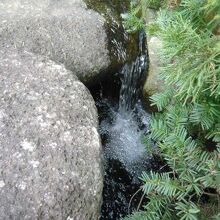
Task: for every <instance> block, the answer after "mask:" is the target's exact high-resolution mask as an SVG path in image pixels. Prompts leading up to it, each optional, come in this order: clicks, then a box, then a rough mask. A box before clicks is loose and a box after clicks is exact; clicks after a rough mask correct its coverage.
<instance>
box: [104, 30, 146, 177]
mask: <svg viewBox="0 0 220 220" xmlns="http://www.w3.org/2000/svg"><path fill="white" fill-rule="evenodd" d="M145 40H146V39H145V34H144V32H141V33H140V35H139V54H138V56H137V58H136V59H135V60H134V61H132V62H131V63H126V64H125V65H124V66H123V68H122V70H121V74H120V76H121V89H120V97H119V107H118V109H117V108H115V107H114V108H113V107H112V108H110V109H109V112H111V114H110V115H111V120H103V121H102V122H101V126H100V127H101V129H100V130H101V134H102V135H104V136H106V137H107V141H106V142H107V143H106V144H105V157H106V159H114V160H119V161H120V162H121V163H122V164H123V165H124V166H125V168H126V169H127V171H128V172H129V173H131V174H132V176H133V177H134V180H137V179H138V177H139V176H140V174H141V172H142V171H143V169H144V163H145V159H146V149H145V145H144V144H143V143H142V137H143V135H144V133H145V132H146V130H147V127H148V121H149V115H148V114H147V113H146V112H145V111H144V110H143V108H142V106H141V103H140V101H139V100H140V96H141V91H142V83H143V81H144V78H145V73H146V66H147V55H146V51H145ZM143 125H144V127H145V129H143ZM142 167H143V168H142Z"/></svg>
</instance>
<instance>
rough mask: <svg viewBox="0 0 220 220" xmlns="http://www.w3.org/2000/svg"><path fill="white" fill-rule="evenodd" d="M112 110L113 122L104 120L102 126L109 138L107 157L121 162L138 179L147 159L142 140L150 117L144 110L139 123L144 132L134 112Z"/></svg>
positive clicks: (106, 146) (106, 148)
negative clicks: (143, 127)
mask: <svg viewBox="0 0 220 220" xmlns="http://www.w3.org/2000/svg"><path fill="white" fill-rule="evenodd" d="M111 110H112V118H113V122H112V121H111V122H109V121H105V120H104V121H102V123H101V126H100V128H101V133H102V134H105V135H107V136H108V140H107V144H106V145H105V157H106V158H107V159H116V160H119V161H120V162H121V163H122V164H123V165H124V166H125V168H126V170H127V171H128V172H129V173H131V174H132V176H134V177H138V176H140V174H141V172H142V171H143V170H144V163H145V162H146V159H147V154H146V148H145V145H144V144H143V143H142V142H143V141H142V139H143V135H144V133H145V132H146V130H147V129H148V128H147V126H148V122H149V119H150V116H149V115H148V114H147V113H146V112H144V110H142V112H141V115H139V120H140V122H139V123H141V124H142V125H144V126H145V129H143V130H142V129H140V127H139V123H138V121H137V115H136V114H134V112H133V111H132V112H130V113H128V112H116V111H114V110H113V109H111ZM139 113H140V112H139Z"/></svg>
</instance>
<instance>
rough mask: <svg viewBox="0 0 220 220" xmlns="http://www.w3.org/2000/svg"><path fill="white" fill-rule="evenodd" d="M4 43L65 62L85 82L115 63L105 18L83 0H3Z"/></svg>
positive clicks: (0, 33)
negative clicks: (110, 50)
mask: <svg viewBox="0 0 220 220" xmlns="http://www.w3.org/2000/svg"><path fill="white" fill-rule="evenodd" d="M0 21H1V22H0V47H1V46H2V45H4V44H10V45H11V46H13V47H15V48H18V49H24V50H26V51H29V52H33V53H36V54H41V55H45V56H47V57H49V58H50V59H51V60H53V61H55V62H57V63H63V64H64V65H65V67H66V68H67V69H69V70H72V71H73V72H74V73H75V74H76V75H77V76H78V77H79V79H80V80H82V81H83V82H85V83H90V82H91V81H94V80H95V79H97V78H98V77H99V76H101V75H102V74H103V73H104V72H105V70H107V69H108V68H109V66H110V65H111V62H110V58H109V51H108V40H107V34H106V30H105V27H104V24H105V19H104V17H103V16H102V15H100V14H98V13H97V12H95V11H94V10H89V9H87V6H86V4H85V3H84V2H83V1H82V0H59V1H58V0H37V1H36V0H13V1H11V0H1V1H0Z"/></svg>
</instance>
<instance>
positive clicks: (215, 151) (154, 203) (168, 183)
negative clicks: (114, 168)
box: [125, 0, 220, 220]
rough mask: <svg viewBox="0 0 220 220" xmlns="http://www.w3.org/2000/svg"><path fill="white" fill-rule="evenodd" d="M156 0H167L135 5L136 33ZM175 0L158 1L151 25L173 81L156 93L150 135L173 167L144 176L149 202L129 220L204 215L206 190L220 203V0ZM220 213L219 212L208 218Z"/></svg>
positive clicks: (188, 219)
mask: <svg viewBox="0 0 220 220" xmlns="http://www.w3.org/2000/svg"><path fill="white" fill-rule="evenodd" d="M152 2H157V3H160V2H162V1H149V0H141V1H138V2H136V5H135V4H133V5H132V9H131V13H130V15H128V16H127V19H126V21H125V23H127V24H128V25H127V27H128V28H129V30H130V31H133V30H138V29H139V28H143V27H144V25H143V24H144V22H143V21H144V19H142V17H140V18H138V17H137V14H138V12H140V10H145V7H146V5H147V7H150V4H151V3H152ZM170 2H171V1H167V5H166V6H165V5H164V4H159V6H162V8H161V10H160V12H159V15H158V19H157V20H156V21H155V23H154V24H151V25H150V26H148V27H146V31H147V32H148V33H149V31H150V32H151V34H154V35H157V36H158V37H159V38H160V39H161V40H162V42H163V50H162V53H161V59H162V61H163V67H162V69H161V77H162V78H163V79H164V82H165V85H166V86H167V89H166V90H165V91H164V92H163V93H158V94H155V95H153V96H152V97H151V101H152V105H155V106H156V107H157V108H158V113H156V114H155V115H154V117H153V118H152V121H151V133H150V135H149V136H148V137H147V138H148V140H154V141H156V142H157V145H158V148H159V151H160V155H161V157H162V158H163V159H164V160H165V161H166V163H167V166H168V167H169V170H170V171H169V172H166V173H157V172H148V173H147V172H146V173H143V175H142V177H141V180H142V181H143V183H144V185H143V187H142V189H143V193H144V194H145V195H146V196H147V197H148V198H149V203H147V204H146V205H145V206H144V207H143V211H140V212H136V213H134V214H133V215H131V216H129V217H127V218H126V219H127V220H157V219H158V220H161V219H164V220H171V219H172V220H175V219H180V220H199V219H202V218H201V216H200V211H201V202H200V199H201V197H202V196H204V195H208V196H209V199H210V198H211V197H213V198H216V199H214V201H217V202H215V205H216V206H218V207H219V206H220V204H219V200H220V36H219V34H220V33H219V30H220V1H219V0H182V1H181V2H180V1H176V5H175V9H173V8H172V10H170V7H169V4H170ZM157 6H158V5H157ZM143 8H144V9H143ZM134 10H136V11H135V13H133V12H134ZM132 13H133V14H132ZM132 16H133V18H132V19H134V17H136V18H135V19H137V20H139V21H138V22H139V23H138V22H134V23H133V21H132V19H131V17H132ZM136 23H138V25H137V26H135V25H136ZM132 26H135V28H134V27H133V28H131V27H132ZM152 30H153V31H152ZM148 143H149V141H148ZM210 192H212V193H210ZM219 216H220V210H219V213H215V214H213V216H211V217H209V219H220V218H219Z"/></svg>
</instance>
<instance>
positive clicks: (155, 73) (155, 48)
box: [143, 9, 164, 97]
mask: <svg viewBox="0 0 220 220" xmlns="http://www.w3.org/2000/svg"><path fill="white" fill-rule="evenodd" d="M156 16H157V11H155V10H153V9H147V11H146V15H145V23H146V24H151V23H153V22H154V21H155V19H156ZM147 46H148V55H149V70H148V76H147V79H146V82H145V84H144V90H143V93H144V96H145V97H148V96H151V95H153V94H154V93H157V92H161V91H163V86H164V83H163V81H162V80H161V78H160V76H159V73H160V66H161V61H160V58H159V54H160V52H161V49H162V41H161V40H160V39H159V38H158V37H152V36H149V37H148V39H147Z"/></svg>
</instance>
